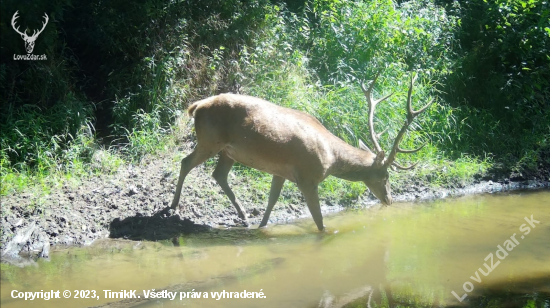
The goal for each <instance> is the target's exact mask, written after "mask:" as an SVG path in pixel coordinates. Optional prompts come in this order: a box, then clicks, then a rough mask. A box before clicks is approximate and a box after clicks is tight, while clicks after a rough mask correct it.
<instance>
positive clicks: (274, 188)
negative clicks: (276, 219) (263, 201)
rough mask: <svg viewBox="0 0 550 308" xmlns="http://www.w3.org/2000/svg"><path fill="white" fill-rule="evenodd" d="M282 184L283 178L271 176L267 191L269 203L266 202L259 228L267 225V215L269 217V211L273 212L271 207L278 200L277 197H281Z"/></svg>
mask: <svg viewBox="0 0 550 308" xmlns="http://www.w3.org/2000/svg"><path fill="white" fill-rule="evenodd" d="M284 183H285V179H284V178H282V177H280V176H278V175H274V176H273V179H272V180H271V190H270V191H269V201H268V202H267V208H266V209H265V213H264V218H263V219H262V222H261V223H260V226H259V228H262V227H265V226H266V225H267V221H268V220H269V215H271V210H273V206H275V203H277V200H278V199H279V195H281V189H282V188H283V184H284Z"/></svg>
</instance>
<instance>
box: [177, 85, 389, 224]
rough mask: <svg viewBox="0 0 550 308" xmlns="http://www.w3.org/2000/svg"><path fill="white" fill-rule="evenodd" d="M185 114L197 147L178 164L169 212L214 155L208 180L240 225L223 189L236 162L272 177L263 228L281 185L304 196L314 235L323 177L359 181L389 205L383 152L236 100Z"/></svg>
mask: <svg viewBox="0 0 550 308" xmlns="http://www.w3.org/2000/svg"><path fill="white" fill-rule="evenodd" d="M187 112H188V114H189V115H190V116H193V117H194V118H195V130H196V133H197V147H196V148H195V150H194V152H193V153H191V154H190V155H189V156H188V157H186V158H185V159H184V160H183V161H182V171H181V172H180V179H179V181H178V187H177V190H176V197H175V198H174V202H173V203H172V207H173V208H175V207H176V206H177V204H178V202H179V194H180V193H181V184H182V183H183V179H184V178H185V176H186V175H187V173H188V172H189V171H190V170H191V169H192V168H194V167H195V166H196V165H198V164H200V163H202V162H203V161H204V160H206V159H208V158H210V157H212V156H214V155H216V154H217V153H221V154H220V155H221V156H220V161H219V163H218V167H217V168H216V171H215V172H214V177H215V178H216V180H217V181H218V183H220V185H221V186H222V188H223V189H224V191H225V192H226V194H227V195H228V196H229V198H230V199H231V201H232V203H233V204H234V205H235V207H236V208H237V211H238V212H239V215H240V216H243V217H242V218H244V219H245V218H246V215H245V214H244V209H242V207H240V205H239V204H238V202H237V201H236V199H235V197H234V195H233V192H232V191H231V189H230V188H229V186H228V185H227V173H228V172H229V170H230V169H231V166H232V165H233V163H234V162H235V161H238V162H240V163H242V164H244V165H247V166H250V167H252V168H255V169H258V170H262V171H265V172H268V173H270V174H273V176H274V180H273V184H272V191H271V195H270V202H269V204H268V210H266V216H264V221H262V224H261V225H265V224H266V223H267V218H268V217H269V212H270V211H271V208H272V207H273V205H274V204H275V202H276V197H278V195H279V193H280V188H279V186H281V187H282V183H283V182H284V180H285V179H287V180H290V181H292V182H295V183H297V185H298V187H299V188H300V190H301V191H302V192H303V193H304V196H305V198H306V202H307V203H308V207H309V209H310V212H311V213H312V215H313V217H314V220H315V222H316V224H317V226H318V228H319V229H322V228H323V225H322V216H321V214H320V206H319V200H318V194H317V185H318V184H319V183H320V182H321V181H323V180H324V179H325V178H326V177H327V176H329V175H334V176H337V177H340V178H343V179H347V180H351V181H363V182H365V184H367V186H369V188H371V190H372V191H373V192H374V193H375V194H376V196H378V197H379V198H380V199H381V200H382V201H384V202H385V203H391V196H390V191H389V182H388V181H387V170H386V168H383V167H382V166H381V165H380V162H381V161H382V160H383V158H384V152H381V153H379V155H378V156H376V155H375V154H373V153H372V152H371V151H369V150H361V149H357V148H355V147H352V146H350V145H348V144H347V143H345V142H344V141H342V140H341V139H340V138H338V137H336V136H334V135H333V134H332V133H330V132H329V131H328V130H327V129H326V128H325V127H324V126H323V125H322V124H321V123H320V122H319V121H318V120H317V119H316V118H314V117H312V116H311V115H309V114H306V113H304V112H301V111H297V110H293V109H289V108H284V107H281V106H278V105H275V104H272V103H270V102H267V101H265V100H262V99H259V98H255V97H250V96H244V95H237V94H220V95H217V96H213V97H210V98H207V99H204V100H201V101H198V102H195V103H193V104H192V105H191V106H189V108H188V109H187ZM180 182H181V183H180ZM272 197H273V198H272ZM272 199H275V200H272Z"/></svg>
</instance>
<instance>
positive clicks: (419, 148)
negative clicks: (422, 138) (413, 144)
mask: <svg viewBox="0 0 550 308" xmlns="http://www.w3.org/2000/svg"><path fill="white" fill-rule="evenodd" d="M425 146H426V144H425V143H424V144H423V145H421V146H420V147H418V148H416V149H414V150H404V149H402V148H401V147H400V146H398V147H397V152H398V153H408V154H411V153H416V152H418V151H420V150H422V149H423V148H424V147H425Z"/></svg>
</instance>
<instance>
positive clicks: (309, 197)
mask: <svg viewBox="0 0 550 308" xmlns="http://www.w3.org/2000/svg"><path fill="white" fill-rule="evenodd" d="M297 184H298V188H299V189H300V191H301V192H302V194H303V195H304V198H305V199H306V204H307V208H308V209H309V212H310V213H311V216H313V221H315V224H316V225H317V229H319V231H323V230H324V229H325V226H324V225H323V215H322V214H321V205H320V204H319V189H318V184H314V183H300V182H298V183H297Z"/></svg>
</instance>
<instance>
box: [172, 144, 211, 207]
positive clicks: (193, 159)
mask: <svg viewBox="0 0 550 308" xmlns="http://www.w3.org/2000/svg"><path fill="white" fill-rule="evenodd" d="M216 153H217V152H216V151H212V150H207V149H204V148H201V147H199V146H198V145H197V147H196V148H195V150H193V152H192V153H191V154H189V155H187V156H186V157H185V158H184V159H182V160H181V168H180V175H179V178H178V184H177V186H176V194H175V195H174V200H172V205H171V206H170V207H171V208H172V209H173V210H175V209H176V207H178V204H179V201H180V196H181V189H182V186H183V181H184V180H185V177H186V176H187V174H188V173H189V171H191V169H193V168H195V167H196V166H198V165H199V164H201V163H202V162H204V161H205V160H207V159H208V158H210V157H212V156H214V154H216Z"/></svg>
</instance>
